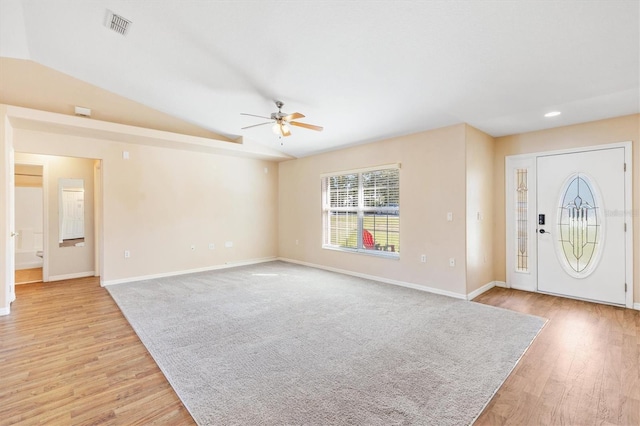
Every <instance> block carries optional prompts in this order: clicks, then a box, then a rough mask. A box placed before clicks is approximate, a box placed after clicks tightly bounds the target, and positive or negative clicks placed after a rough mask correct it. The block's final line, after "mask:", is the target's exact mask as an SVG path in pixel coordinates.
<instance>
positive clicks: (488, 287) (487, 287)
mask: <svg viewBox="0 0 640 426" xmlns="http://www.w3.org/2000/svg"><path fill="white" fill-rule="evenodd" d="M496 283H497V281H491V282H490V283H486V284H485V285H483V286H482V287H480V288H479V289H477V290H474V291H472V292H471V293H469V294H467V300H473V299H475V298H476V297H478V296H480V295H481V294H482V293H484V292H486V291H489V290H491V289H492V288H494V287H495V286H496Z"/></svg>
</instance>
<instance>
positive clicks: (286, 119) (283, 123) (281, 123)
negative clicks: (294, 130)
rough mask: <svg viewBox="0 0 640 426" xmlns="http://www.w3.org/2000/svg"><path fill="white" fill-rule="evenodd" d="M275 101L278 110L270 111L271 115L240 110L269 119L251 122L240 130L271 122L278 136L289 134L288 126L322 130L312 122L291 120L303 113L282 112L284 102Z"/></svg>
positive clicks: (302, 116) (252, 115) (251, 115)
mask: <svg viewBox="0 0 640 426" xmlns="http://www.w3.org/2000/svg"><path fill="white" fill-rule="evenodd" d="M275 103H276V106H277V107H278V112H273V113H271V117H265V116H262V115H255V114H247V113H245V112H241V113H240V115H248V116H250V117H258V118H264V119H267V120H269V121H267V122H265V123H259V124H253V125H251V126H247V127H243V128H242V130H244V129H250V128H251V127H258V126H264V125H265V124H272V123H273V128H272V130H273V133H275V134H276V135H280V136H291V131H290V130H289V126H297V127H304V128H305V129H311V130H316V131H318V132H321V131H322V127H320V126H314V125H313V124H307V123H300V122H298V121H293V120H297V119H299V118H304V115H302V114H300V113H299V112H294V113H293V114H287V113H286V112H282V107H283V106H284V104H283V103H282V102H281V101H275Z"/></svg>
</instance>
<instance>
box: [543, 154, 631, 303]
mask: <svg viewBox="0 0 640 426" xmlns="http://www.w3.org/2000/svg"><path fill="white" fill-rule="evenodd" d="M624 163H625V152H624V148H610V149H602V150H596V151H585V152H577V153H568V154H556V155H548V156H538V157H537V162H536V176H537V213H538V217H537V218H536V219H537V220H538V227H537V233H536V235H537V255H538V267H537V273H538V291H542V292H547V293H553V294H559V295H565V296H569V297H575V298H580V299H588V300H593V301H599V302H605V303H612V304H619V305H624V304H625V299H626V288H625V271H626V264H625V262H626V260H625V245H626V240H625V217H624V212H625V211H626V206H625V172H624Z"/></svg>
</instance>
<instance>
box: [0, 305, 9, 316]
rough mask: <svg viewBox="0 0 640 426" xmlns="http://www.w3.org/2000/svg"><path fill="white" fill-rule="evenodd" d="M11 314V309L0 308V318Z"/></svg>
mask: <svg viewBox="0 0 640 426" xmlns="http://www.w3.org/2000/svg"><path fill="white" fill-rule="evenodd" d="M10 313H11V308H9V307H6V308H0V317H1V316H3V315H9V314H10Z"/></svg>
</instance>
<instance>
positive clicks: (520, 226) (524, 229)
mask: <svg viewBox="0 0 640 426" xmlns="http://www.w3.org/2000/svg"><path fill="white" fill-rule="evenodd" d="M515 180H516V181H515V190H516V197H515V198H516V211H515V214H516V218H515V219H516V229H517V237H516V238H517V243H516V250H517V251H516V262H515V264H516V271H518V272H528V271H529V265H528V260H529V221H528V218H529V189H528V170H527V169H515Z"/></svg>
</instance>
